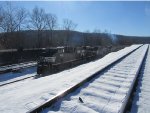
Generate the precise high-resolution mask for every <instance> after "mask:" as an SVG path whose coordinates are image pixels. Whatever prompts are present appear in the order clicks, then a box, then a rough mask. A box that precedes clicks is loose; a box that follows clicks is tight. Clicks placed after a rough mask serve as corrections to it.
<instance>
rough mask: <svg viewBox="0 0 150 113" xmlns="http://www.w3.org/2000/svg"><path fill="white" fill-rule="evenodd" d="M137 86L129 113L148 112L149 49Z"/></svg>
mask: <svg viewBox="0 0 150 113" xmlns="http://www.w3.org/2000/svg"><path fill="white" fill-rule="evenodd" d="M138 80H139V81H138V86H137V89H136V92H135V95H134V99H133V103H132V108H131V113H149V112H150V82H149V81H150V49H149V51H148V55H147V58H146V61H145V63H144V66H143V68H142V71H141V75H140V77H139V79H138Z"/></svg>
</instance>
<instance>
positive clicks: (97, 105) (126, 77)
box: [42, 46, 147, 113]
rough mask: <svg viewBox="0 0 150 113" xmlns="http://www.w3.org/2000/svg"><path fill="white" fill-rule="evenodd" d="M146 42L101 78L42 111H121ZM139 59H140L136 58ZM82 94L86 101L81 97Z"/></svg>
mask: <svg viewBox="0 0 150 113" xmlns="http://www.w3.org/2000/svg"><path fill="white" fill-rule="evenodd" d="M146 48H147V46H144V47H141V48H140V49H138V50H137V51H135V52H134V53H132V54H131V55H129V56H127V57H126V58H125V59H123V60H122V61H121V62H119V63H118V64H116V65H115V66H112V67H111V68H110V69H109V70H108V71H106V72H104V73H103V74H100V75H99V76H100V77H98V78H96V79H95V80H92V81H91V82H90V83H87V84H85V85H84V86H83V87H81V88H79V89H78V90H77V91H75V92H74V93H72V94H69V95H68V96H66V97H65V98H64V99H63V100H62V101H59V102H57V103H56V104H54V105H53V106H52V107H51V108H47V109H45V110H44V111H43V112H42V113H47V112H48V113H53V112H59V113H63V112H64V113H119V112H122V110H123V109H124V108H123V107H124V105H125V104H126V98H127V95H128V93H129V91H130V88H131V86H132V83H133V80H134V78H135V76H136V72H137V70H138V67H139V65H140V64H141V61H142V59H143V57H144V55H145V52H146ZM137 59H138V60H137ZM79 97H80V98H82V100H83V102H81V101H79Z"/></svg>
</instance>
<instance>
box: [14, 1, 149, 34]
mask: <svg viewBox="0 0 150 113" xmlns="http://www.w3.org/2000/svg"><path fill="white" fill-rule="evenodd" d="M12 3H13V4H14V5H16V6H19V7H25V8H26V9H28V10H29V11H31V10H32V9H33V8H34V6H39V7H41V8H44V9H45V11H46V12H50V13H54V14H56V16H57V17H58V21H59V24H60V26H61V24H62V20H63V19H64V18H68V19H71V20H72V21H73V22H75V23H77V24H78V26H77V28H76V30H77V31H86V30H89V31H91V32H92V31H93V30H94V29H100V30H101V31H104V30H105V29H107V30H109V31H111V33H115V34H123V35H136V36H150V1H145V2H144V1H140V2H136V1H134V2H131V1H126V2H121V1H117V2H102V1H97V2H90V1H82V2H81V1H76V2H73V1H70V2H64V1H60V2H58V1H57V2H52V1H44V2H40V1H38V2H36V1H34V2H31V1H25V2H23V1H20V2H12Z"/></svg>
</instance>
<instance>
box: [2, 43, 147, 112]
mask: <svg viewBox="0 0 150 113" xmlns="http://www.w3.org/2000/svg"><path fill="white" fill-rule="evenodd" d="M139 46H140V45H133V46H130V47H126V48H125V49H122V50H120V51H118V52H113V53H110V54H108V55H106V56H105V57H104V58H102V59H99V60H96V61H93V62H90V63H87V64H83V65H80V66H78V67H75V68H72V69H69V70H65V71H62V72H60V73H57V74H53V75H50V76H46V77H41V78H38V79H32V80H24V81H23V82H17V83H13V84H11V85H6V86H2V87H0V94H1V96H0V102H1V103H0V106H1V107H0V113H23V112H27V111H29V110H31V109H33V108H34V107H36V106H38V105H40V104H41V103H43V102H45V101H47V100H48V99H51V98H52V97H53V96H55V95H57V94H58V93H60V92H62V91H64V90H65V89H66V88H69V87H71V86H73V85H75V84H76V83H78V82H80V81H82V80H84V79H85V78H87V77H89V76H90V75H92V74H94V73H95V72H97V71H98V70H100V69H103V68H104V67H106V66H107V65H108V64H111V63H112V62H114V61H116V60H117V59H118V58H121V57H122V56H124V55H126V54H127V53H129V52H130V51H132V50H134V49H135V48H137V47H139ZM142 48H143V49H142V51H143V50H145V48H144V47H142ZM142 51H140V53H143V52H142ZM119 75H120V74H118V76H119ZM103 82H106V81H103ZM110 84H114V83H111V82H110ZM114 85H116V86H117V85H119V84H114ZM124 85H126V84H124ZM95 90H96V89H95ZM120 90H121V91H122V89H120ZM95 101H96V100H95ZM81 109H82V108H81ZM87 109H89V108H87Z"/></svg>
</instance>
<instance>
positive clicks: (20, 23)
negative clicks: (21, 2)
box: [16, 8, 28, 31]
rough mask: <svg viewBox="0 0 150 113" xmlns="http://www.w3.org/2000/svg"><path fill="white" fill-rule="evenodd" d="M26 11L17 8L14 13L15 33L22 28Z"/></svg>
mask: <svg viewBox="0 0 150 113" xmlns="http://www.w3.org/2000/svg"><path fill="white" fill-rule="evenodd" d="M27 15H28V13H27V10H26V9H25V8H19V9H18V10H17V12H16V23H17V31H20V30H21V27H24V26H23V25H24V24H25V22H26V18H27Z"/></svg>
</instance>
